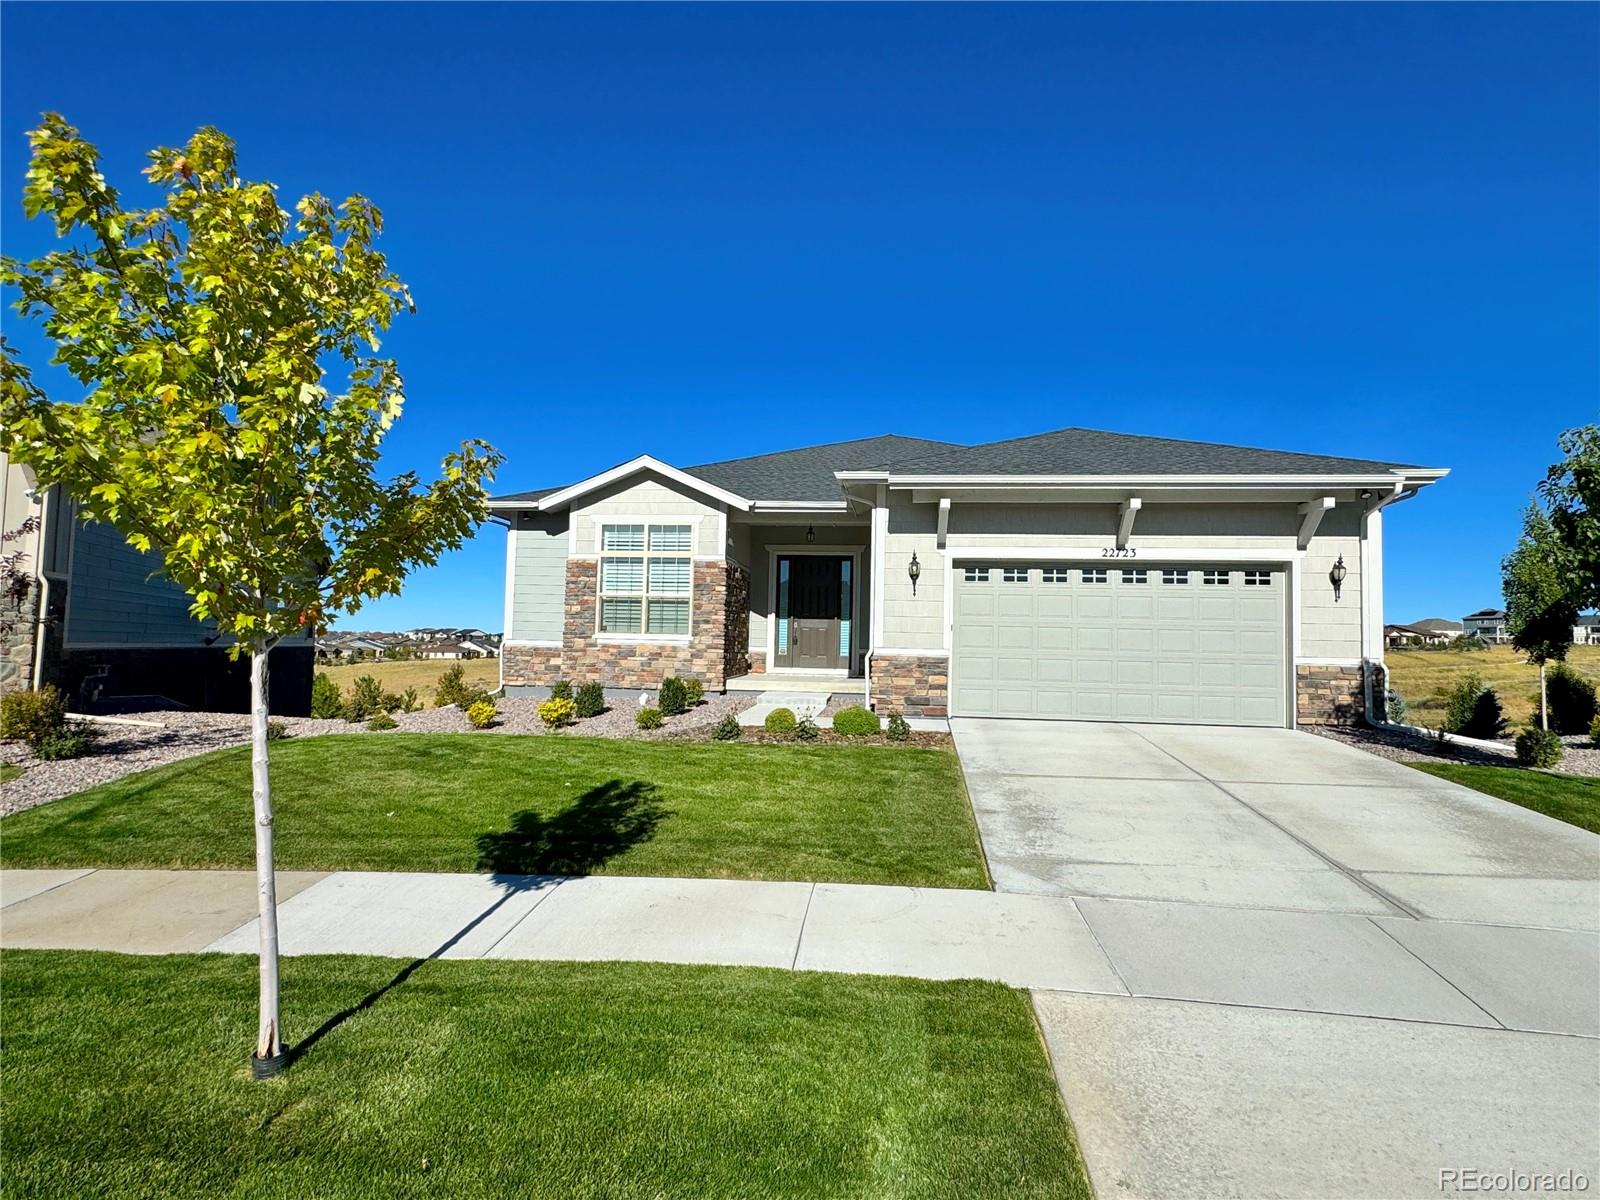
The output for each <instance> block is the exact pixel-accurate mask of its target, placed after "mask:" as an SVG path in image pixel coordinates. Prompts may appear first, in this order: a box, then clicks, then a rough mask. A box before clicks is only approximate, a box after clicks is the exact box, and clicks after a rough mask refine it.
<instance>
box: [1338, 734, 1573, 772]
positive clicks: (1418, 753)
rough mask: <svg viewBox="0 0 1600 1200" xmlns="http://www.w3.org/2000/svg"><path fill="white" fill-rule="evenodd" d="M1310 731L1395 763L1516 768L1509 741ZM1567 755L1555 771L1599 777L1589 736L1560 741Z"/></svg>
mask: <svg viewBox="0 0 1600 1200" xmlns="http://www.w3.org/2000/svg"><path fill="white" fill-rule="evenodd" d="M1311 732H1313V733H1316V734H1318V735H1319V736H1321V737H1325V738H1330V739H1331V740H1333V741H1335V742H1343V743H1344V744H1345V745H1347V746H1355V747H1356V748H1357V749H1359V750H1365V751H1367V753H1369V754H1376V755H1377V756H1378V757H1379V758H1387V759H1391V760H1393V761H1394V762H1404V763H1411V762H1458V763H1467V764H1470V765H1474V766H1483V767H1515V766H1517V765H1518V763H1517V754H1516V751H1515V750H1514V749H1513V748H1512V745H1511V743H1510V742H1506V743H1505V744H1504V746H1503V747H1499V748H1496V749H1493V750H1491V749H1488V748H1483V749H1480V748H1478V747H1476V746H1461V745H1457V744H1455V743H1453V742H1438V741H1435V740H1434V739H1433V738H1430V737H1422V736H1419V735H1417V734H1411V733H1398V732H1395V731H1393V730H1388V729H1372V728H1368V727H1365V726H1362V727H1343V726H1328V725H1322V726H1317V727H1315V728H1313V729H1312V730H1311ZM1561 742H1562V745H1564V746H1565V747H1566V755H1565V756H1564V757H1563V758H1562V760H1561V765H1560V766H1559V767H1557V768H1556V770H1557V771H1558V772H1559V773H1561V774H1563V775H1585V776H1590V777H1600V749H1597V748H1596V747H1595V746H1594V745H1593V744H1591V743H1590V741H1589V739H1588V737H1587V736H1585V735H1582V734H1573V735H1569V736H1567V737H1564V738H1562V739H1561Z"/></svg>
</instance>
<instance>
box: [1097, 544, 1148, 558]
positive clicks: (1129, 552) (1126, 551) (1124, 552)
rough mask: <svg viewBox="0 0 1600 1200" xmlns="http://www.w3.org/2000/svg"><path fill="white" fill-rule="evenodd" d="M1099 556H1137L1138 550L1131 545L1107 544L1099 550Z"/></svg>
mask: <svg viewBox="0 0 1600 1200" xmlns="http://www.w3.org/2000/svg"><path fill="white" fill-rule="evenodd" d="M1100 557H1101V558H1138V557H1139V552H1138V551H1137V550H1135V549H1134V548H1133V547H1132V546H1122V547H1117V546H1108V547H1107V548H1106V549H1104V550H1102V551H1100Z"/></svg>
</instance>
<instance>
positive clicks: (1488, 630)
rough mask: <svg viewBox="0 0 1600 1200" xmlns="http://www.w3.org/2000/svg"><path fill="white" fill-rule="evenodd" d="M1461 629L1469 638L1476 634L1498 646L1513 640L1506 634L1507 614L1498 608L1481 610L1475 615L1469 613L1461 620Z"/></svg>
mask: <svg viewBox="0 0 1600 1200" xmlns="http://www.w3.org/2000/svg"><path fill="white" fill-rule="evenodd" d="M1461 628H1462V631H1463V632H1464V633H1465V634H1466V636H1468V637H1472V636H1473V635H1474V634H1476V635H1477V636H1478V637H1481V638H1482V639H1483V640H1484V641H1486V642H1492V643H1494V644H1496V645H1499V644H1502V643H1505V642H1509V641H1510V640H1511V635H1510V634H1508V633H1507V632H1506V614H1505V612H1504V610H1502V609H1498V608H1481V609H1479V610H1478V611H1477V612H1475V613H1468V614H1467V615H1466V616H1464V617H1462V618H1461Z"/></svg>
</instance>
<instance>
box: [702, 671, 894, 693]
mask: <svg viewBox="0 0 1600 1200" xmlns="http://www.w3.org/2000/svg"><path fill="white" fill-rule="evenodd" d="M722 686H723V687H724V688H725V689H726V690H727V691H730V692H828V693H831V694H832V695H835V696H865V695H866V694H867V681H866V680H865V679H862V678H859V677H855V678H851V677H848V676H845V675H821V674H811V673H805V672H798V671H797V672H795V673H794V674H792V675H786V674H779V673H777V672H762V673H760V674H756V675H736V676H734V677H733V678H732V679H730V680H728V681H727V682H726V683H724V684H723V685H722Z"/></svg>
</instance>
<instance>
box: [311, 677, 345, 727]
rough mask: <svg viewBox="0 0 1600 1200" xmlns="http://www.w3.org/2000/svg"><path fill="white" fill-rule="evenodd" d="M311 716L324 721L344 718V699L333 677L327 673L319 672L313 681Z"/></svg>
mask: <svg viewBox="0 0 1600 1200" xmlns="http://www.w3.org/2000/svg"><path fill="white" fill-rule="evenodd" d="M311 715H312V716H313V717H319V718H321V719H322V720H324V721H332V720H334V719H336V718H338V717H342V716H344V697H343V696H341V695H340V694H339V685H338V684H337V683H335V682H334V681H333V676H332V675H329V674H328V673H327V672H326V671H318V672H317V677H316V678H315V679H313V680H312V681H311Z"/></svg>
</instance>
